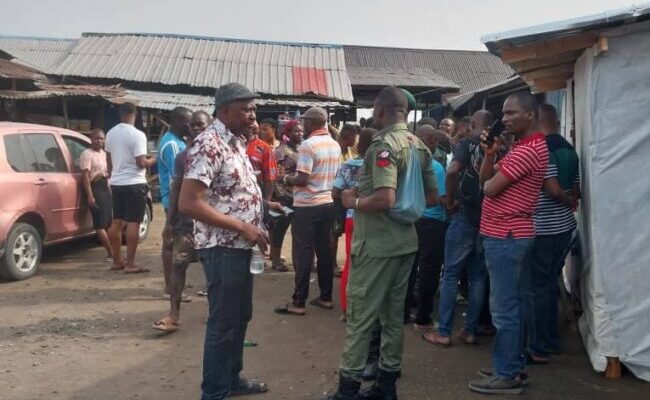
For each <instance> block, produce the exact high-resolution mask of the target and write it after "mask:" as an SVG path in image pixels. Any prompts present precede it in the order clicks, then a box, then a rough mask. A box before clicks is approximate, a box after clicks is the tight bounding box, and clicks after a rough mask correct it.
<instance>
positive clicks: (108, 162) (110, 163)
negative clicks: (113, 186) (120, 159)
mask: <svg viewBox="0 0 650 400" xmlns="http://www.w3.org/2000/svg"><path fill="white" fill-rule="evenodd" d="M106 169H107V170H108V178H110V177H111V175H112V174H113V159H112V158H111V153H109V152H106Z"/></svg>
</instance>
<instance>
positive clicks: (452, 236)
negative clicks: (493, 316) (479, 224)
mask: <svg viewBox="0 0 650 400" xmlns="http://www.w3.org/2000/svg"><path fill="white" fill-rule="evenodd" d="M465 263H467V269H468V275H469V299H468V302H469V304H468V308H467V319H466V320H465V327H464V330H465V332H467V333H470V334H474V333H475V332H476V328H477V326H478V321H479V317H480V315H481V309H482V308H483V298H484V297H485V278H486V275H487V271H486V269H485V258H484V256H483V247H482V244H481V238H480V236H479V231H478V229H477V228H475V227H474V226H473V225H472V224H470V223H469V222H468V220H467V218H466V217H465V215H464V214H463V213H462V211H461V212H459V213H457V214H455V215H454V216H452V218H451V223H450V224H449V228H447V236H446V237H445V261H444V269H443V271H442V283H441V284H440V308H439V322H440V327H439V329H438V331H439V333H440V334H441V335H442V336H451V331H452V329H453V326H454V307H455V306H456V294H457V292H458V280H459V279H460V275H461V270H462V268H463V266H464V265H465Z"/></svg>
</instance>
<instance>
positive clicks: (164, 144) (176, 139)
mask: <svg viewBox="0 0 650 400" xmlns="http://www.w3.org/2000/svg"><path fill="white" fill-rule="evenodd" d="M191 119H192V111H190V110H189V109H187V108H185V107H176V108H174V109H173V110H172V112H171V115H170V124H169V130H168V131H167V132H166V133H165V134H164V135H163V136H162V138H161V139H160V142H159V143H158V156H157V160H156V161H157V165H158V179H159V180H160V198H161V202H162V205H163V208H164V209H165V216H166V215H167V209H168V208H169V191H170V190H169V189H170V184H171V181H172V180H173V179H174V176H175V175H176V173H175V172H176V171H175V168H174V165H175V163H174V162H175V160H176V156H177V155H178V153H180V152H181V151H183V150H185V148H186V147H187V145H186V144H185V141H184V140H183V138H185V137H188V136H189V135H190V120H191ZM173 258H174V242H173V240H169V239H167V240H165V238H164V237H163V248H162V263H163V271H164V276H165V295H164V296H165V297H167V298H168V296H169V277H170V274H171V270H172V264H173ZM185 300H186V301H187V300H189V298H186V299H185Z"/></svg>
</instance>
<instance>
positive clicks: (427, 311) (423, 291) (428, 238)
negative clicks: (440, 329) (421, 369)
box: [406, 125, 447, 331]
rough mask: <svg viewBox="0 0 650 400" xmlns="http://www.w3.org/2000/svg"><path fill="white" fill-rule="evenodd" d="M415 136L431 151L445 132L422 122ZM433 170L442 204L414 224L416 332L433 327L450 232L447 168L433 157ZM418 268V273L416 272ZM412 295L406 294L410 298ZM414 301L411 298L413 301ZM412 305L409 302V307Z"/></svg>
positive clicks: (432, 208)
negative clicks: (433, 316) (415, 241)
mask: <svg viewBox="0 0 650 400" xmlns="http://www.w3.org/2000/svg"><path fill="white" fill-rule="evenodd" d="M415 135H416V136H417V137H418V138H420V140H422V142H424V144H425V145H426V146H427V147H428V148H429V149H430V150H431V153H432V154H433V152H434V151H435V150H436V149H437V148H438V144H439V142H440V139H443V138H444V137H445V136H446V134H445V133H444V132H442V131H436V130H435V129H434V128H433V127H431V126H430V125H422V126H420V127H419V128H418V129H417V130H416V131H415ZM431 162H432V164H433V171H434V172H435V175H436V182H437V184H438V194H439V196H440V197H441V199H442V201H441V204H440V205H437V206H435V207H429V208H427V209H426V210H424V213H423V214H422V218H420V219H419V220H418V221H417V222H416V223H415V228H416V230H417V233H418V256H417V257H416V259H415V262H414V265H413V270H412V272H411V280H410V282H409V289H410V290H409V293H412V292H413V287H414V286H415V280H416V276H418V282H419V283H418V294H417V313H416V318H415V323H414V324H413V327H414V328H415V330H416V331H429V330H432V329H433V319H432V316H431V314H432V312H433V298H434V296H435V294H436V291H437V290H438V281H439V279H440V270H441V268H442V261H443V256H444V250H445V233H446V232H447V212H446V210H445V209H444V207H443V206H442V204H445V198H446V195H447V193H446V192H445V168H444V167H443V165H442V164H441V163H440V162H439V161H436V160H435V159H433V158H432V159H431ZM418 268H419V274H418V273H417V271H418ZM412 297H413V296H412V295H411V296H407V301H408V300H409V298H411V299H412ZM411 301H412V300H411ZM408 306H409V304H408V303H407V310H406V312H409V310H408Z"/></svg>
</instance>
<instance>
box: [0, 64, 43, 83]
mask: <svg viewBox="0 0 650 400" xmlns="http://www.w3.org/2000/svg"><path fill="white" fill-rule="evenodd" d="M0 78H7V79H26V80H31V81H38V80H45V76H44V75H43V74H41V72H40V71H37V70H35V69H33V68H30V67H26V66H24V65H20V64H16V63H14V62H11V61H9V60H2V59H0Z"/></svg>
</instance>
